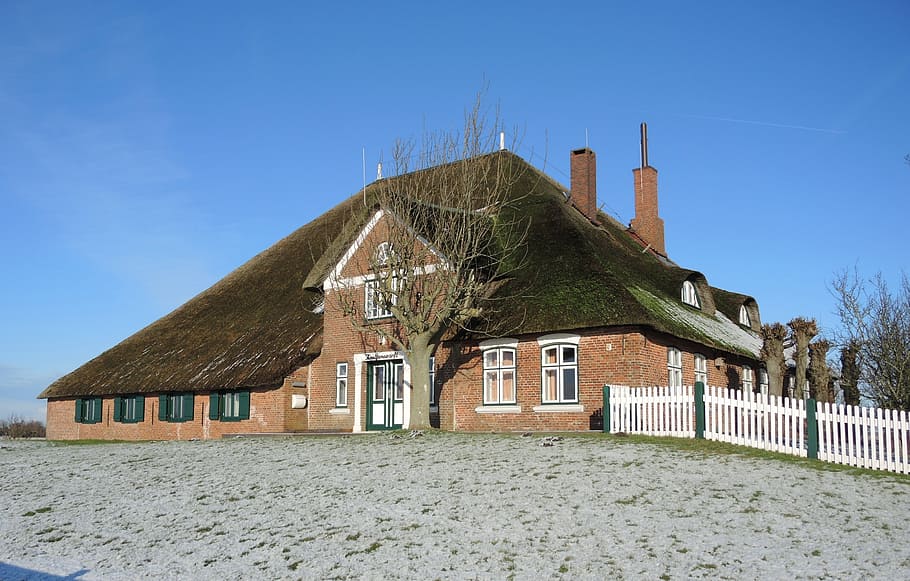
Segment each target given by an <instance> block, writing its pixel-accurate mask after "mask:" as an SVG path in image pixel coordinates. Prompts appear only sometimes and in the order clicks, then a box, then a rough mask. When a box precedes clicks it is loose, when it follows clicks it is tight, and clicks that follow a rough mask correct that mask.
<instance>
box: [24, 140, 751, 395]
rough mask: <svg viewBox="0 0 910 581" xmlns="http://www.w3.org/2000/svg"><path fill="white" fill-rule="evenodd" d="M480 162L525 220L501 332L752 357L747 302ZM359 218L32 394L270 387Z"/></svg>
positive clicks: (316, 326)
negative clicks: (646, 331) (645, 336)
mask: <svg viewBox="0 0 910 581" xmlns="http://www.w3.org/2000/svg"><path fill="white" fill-rule="evenodd" d="M491 155H502V156H507V161H508V162H509V163H511V164H514V167H515V168H516V169H517V170H519V171H518V175H520V178H519V179H518V180H517V181H516V182H515V183H514V184H513V186H512V191H511V192H510V193H509V196H510V197H511V198H512V199H513V200H515V204H513V205H512V206H511V207H509V208H507V210H505V211H506V212H510V213H512V215H511V216H507V217H505V219H515V220H521V221H527V222H526V223H528V224H529V230H528V232H529V234H528V238H527V240H526V245H527V248H526V249H525V252H523V253H519V255H522V256H525V257H526V259H525V262H524V267H523V268H522V269H520V270H518V271H516V272H514V273H513V274H512V276H511V277H510V278H509V279H508V280H506V281H505V283H504V284H503V285H502V286H501V287H500V289H499V291H497V292H498V293H499V294H501V295H503V296H508V297H510V298H509V300H506V301H501V302H499V303H498V308H499V309H500V310H499V317H500V320H501V321H503V324H502V325H501V328H502V329H509V334H510V335H522V334H532V333H544V332H555V331H567V330H574V329H583V328H596V327H611V326H641V327H647V328H652V329H655V330H657V331H660V332H663V333H667V334H670V335H673V336H676V337H680V338H683V339H688V340H691V341H695V342H697V343H700V344H703V345H706V346H709V347H714V348H717V349H720V350H722V351H726V352H730V353H738V354H741V355H745V356H748V357H753V358H757V354H758V350H759V348H760V346H761V340H760V338H759V337H758V335H757V334H756V333H755V332H753V331H751V330H748V329H745V328H743V327H742V326H740V325H738V324H736V322H735V321H736V313H737V312H738V308H739V307H738V305H739V304H743V301H751V303H750V304H752V305H754V304H755V303H754V300H753V299H751V297H747V296H746V295H738V294H736V293H728V292H727V291H722V290H720V289H714V288H711V287H709V286H708V285H707V283H706V282H704V277H703V276H701V274H700V273H697V272H695V271H692V270H687V269H684V268H680V267H679V266H677V265H675V264H674V263H673V262H671V261H669V260H667V259H665V258H662V257H659V256H655V255H654V254H652V253H650V252H643V250H644V249H643V248H642V246H641V244H640V242H639V241H638V240H636V239H635V237H634V236H632V235H630V233H629V232H628V231H627V230H626V228H625V227H623V226H622V225H621V224H619V223H618V222H616V221H615V220H613V219H611V218H609V217H608V216H606V215H603V214H601V215H600V219H599V224H594V223H592V222H591V221H590V220H588V219H587V218H585V217H584V216H583V215H582V214H581V213H580V212H578V211H577V210H576V209H575V208H574V207H573V206H572V205H571V203H570V202H569V201H567V197H566V196H565V195H564V190H565V188H564V187H563V186H561V185H560V184H558V183H556V182H555V181H553V180H551V179H550V178H549V177H548V176H546V175H544V174H542V173H541V172H540V171H539V170H537V169H536V168H533V167H532V166H530V165H529V164H527V162H525V161H524V160H523V159H521V158H519V157H517V156H515V155H514V154H511V153H508V152H499V153H496V154H491ZM464 163H472V162H471V161H467V162H464ZM431 171H432V170H431ZM393 179H402V178H393ZM371 187H375V186H371ZM369 193H370V187H368V188H367V197H368V198H369ZM371 212H372V209H371V208H370V207H369V204H366V205H365V204H364V203H363V202H362V200H361V194H360V193H358V194H356V195H354V196H352V197H351V198H350V199H348V200H346V201H345V202H342V203H341V204H339V205H338V206H336V207H335V208H333V209H332V210H330V211H329V212H327V213H325V214H323V215H322V216H320V217H319V218H317V219H316V220H314V221H313V222H311V223H309V224H307V225H306V226H303V227H302V228H300V229H299V230H297V231H296V232H294V233H293V234H291V235H290V236H288V237H287V238H285V239H283V240H281V241H279V242H278V243H276V244H275V245H274V246H272V247H271V248H269V249H268V250H266V251H264V252H262V253H261V254H259V255H258V256H256V257H254V258H252V259H251V260H250V261H249V262H247V263H246V264H245V265H243V266H241V267H240V268H238V269H237V270H236V271H234V272H233V273H231V274H230V275H228V276H227V277H225V278H224V279H223V280H221V281H220V282H218V283H217V284H215V285H214V286H213V287H211V288H210V289H208V290H206V291H204V292H203V293H201V294H200V295H198V296H197V297H195V298H193V299H191V300H190V301H189V302H187V303H186V304H184V305H183V306H181V307H179V308H178V309H177V310H175V311H174V312H172V313H171V314H169V315H167V316H165V317H163V318H162V319H160V320H158V321H156V322H155V323H153V324H151V325H149V326H148V327H146V328H145V329H143V330H141V331H139V332H138V333H136V334H135V335H133V336H132V337H129V338H128V339H126V340H125V341H123V342H121V343H120V344H118V345H116V346H115V347H113V348H112V349H110V350H108V351H106V352H104V353H102V354H101V355H99V356H98V357H96V358H95V359H93V360H91V361H89V362H88V363H86V364H85V365H83V366H82V367H80V368H78V369H77V370H75V371H73V372H72V373H70V374H68V375H66V376H64V377H62V378H60V379H59V380H57V381H56V382H54V383H53V384H52V385H51V386H49V387H48V388H47V389H45V390H44V392H42V393H41V395H40V396H39V397H41V398H52V397H71V396H79V395H92V394H98V395H100V394H117V393H142V392H149V393H151V392H162V391H186V390H190V391H210V390H216V389H236V388H251V387H264V386H276V385H280V384H281V382H282V381H283V379H284V377H286V376H287V375H288V374H289V373H290V372H291V371H293V370H294V369H296V368H297V367H299V366H300V365H303V364H305V363H306V362H307V361H309V360H311V359H312V358H313V357H315V356H316V355H318V353H319V350H320V349H321V344H322V316H321V314H317V313H318V309H317V313H314V312H313V311H314V309H313V306H314V305H315V304H317V303H318V302H319V299H320V296H319V293H320V292H321V291H320V290H319V289H320V287H321V283H322V281H323V280H324V279H325V277H326V276H327V275H328V273H329V272H330V271H331V269H332V267H333V266H334V265H335V264H336V262H337V261H338V259H339V257H340V256H341V255H342V254H343V253H344V251H345V250H346V249H347V248H348V246H349V245H350V244H351V243H352V241H353V240H354V238H355V237H356V235H357V232H359V230H360V228H361V227H362V226H363V224H364V223H365V221H366V220H367V219H368V218H369V215H370V213H371ZM685 280H694V281H696V282H697V283H698V281H701V284H699V293H701V294H702V295H704V294H705V293H708V294H709V296H707V297H705V298H707V299H709V300H707V301H704V303H705V304H703V309H701V310H699V309H695V308H692V307H689V306H687V305H684V304H682V302H681V301H680V288H681V285H682V283H683V281H685ZM715 303H716V307H717V308H716V309H715ZM755 312H756V314H757V306H756V309H755Z"/></svg>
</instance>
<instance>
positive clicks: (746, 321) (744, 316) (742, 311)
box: [739, 305, 752, 327]
mask: <svg viewBox="0 0 910 581" xmlns="http://www.w3.org/2000/svg"><path fill="white" fill-rule="evenodd" d="M739 324H740V325H745V326H746V327H751V326H752V319H751V318H750V317H749V309H747V308H746V305H739Z"/></svg>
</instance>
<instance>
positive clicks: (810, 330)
mask: <svg viewBox="0 0 910 581" xmlns="http://www.w3.org/2000/svg"><path fill="white" fill-rule="evenodd" d="M787 324H788V325H789V327H790V329H792V330H793V339H794V342H795V343H796V353H795V354H794V359H796V386H795V387H794V389H793V397H794V398H796V399H803V398H804V397H805V392H806V377H807V371H808V370H809V341H811V340H812V338H813V337H815V336H816V335H817V334H818V325H817V324H816V323H815V319H804V318H802V317H796V318H795V319H793V320H792V321H790V322H789V323H787Z"/></svg>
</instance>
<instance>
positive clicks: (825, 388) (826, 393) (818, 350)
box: [809, 339, 835, 403]
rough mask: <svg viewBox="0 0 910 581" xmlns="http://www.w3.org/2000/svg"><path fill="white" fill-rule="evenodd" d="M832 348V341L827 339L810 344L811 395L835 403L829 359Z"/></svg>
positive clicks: (822, 400)
mask: <svg viewBox="0 0 910 581" xmlns="http://www.w3.org/2000/svg"><path fill="white" fill-rule="evenodd" d="M830 348H831V343H829V342H828V341H827V340H825V339H819V340H818V341H814V342H812V343H810V344H809V397H814V398H815V399H816V401H818V402H820V403H834V399H835V394H834V392H833V389H832V386H831V382H830V381H829V380H830V379H831V372H830V370H829V369H828V361H827V357H828V349H830Z"/></svg>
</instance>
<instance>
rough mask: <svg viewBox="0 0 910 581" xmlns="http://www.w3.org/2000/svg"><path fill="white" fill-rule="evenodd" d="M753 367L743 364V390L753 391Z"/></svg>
mask: <svg viewBox="0 0 910 581" xmlns="http://www.w3.org/2000/svg"><path fill="white" fill-rule="evenodd" d="M753 381H754V380H753V378H752V368H751V367H749V366H748V365H743V391H745V392H751V391H752V389H753Z"/></svg>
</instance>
